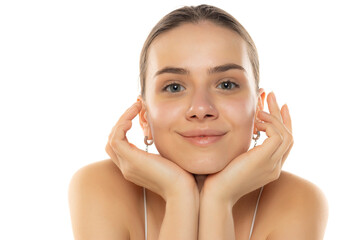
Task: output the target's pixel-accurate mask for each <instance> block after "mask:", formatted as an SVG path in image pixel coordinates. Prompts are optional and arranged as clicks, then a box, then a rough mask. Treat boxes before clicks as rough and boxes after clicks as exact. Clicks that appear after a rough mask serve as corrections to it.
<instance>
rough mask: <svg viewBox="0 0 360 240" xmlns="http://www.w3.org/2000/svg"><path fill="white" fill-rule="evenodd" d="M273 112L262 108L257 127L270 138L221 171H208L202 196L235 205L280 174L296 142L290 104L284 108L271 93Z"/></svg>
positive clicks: (269, 96)
mask: <svg viewBox="0 0 360 240" xmlns="http://www.w3.org/2000/svg"><path fill="white" fill-rule="evenodd" d="M267 103H268V107H269V110H270V114H269V113H266V112H264V111H262V110H260V111H259V114H258V116H257V118H258V119H259V120H261V121H257V120H256V123H255V127H256V128H257V129H258V130H259V131H262V132H266V135H267V136H268V138H267V139H266V140H265V141H264V142H263V143H262V144H261V145H258V146H256V147H254V148H252V149H251V150H249V151H247V152H245V153H243V154H241V155H239V156H238V157H236V158H235V159H233V160H232V161H231V162H230V163H229V164H228V165H227V166H226V167H225V168H224V169H223V170H222V171H220V172H217V173H215V174H211V175H208V176H207V177H206V179H205V182H204V186H203V188H202V190H201V197H204V196H205V197H206V198H210V199H212V200H215V201H218V202H219V203H223V204H230V206H231V207H232V206H233V205H234V204H235V203H236V202H237V200H238V199H240V198H241V197H242V196H244V195H245V194H247V193H249V192H251V191H254V190H256V189H258V188H260V187H262V186H264V185H266V184H268V183H269V182H272V181H274V180H276V179H278V178H279V176H280V173H281V168H282V166H283V164H284V162H285V160H286V158H287V156H288V155H289V152H290V150H291V148H292V146H293V143H294V141H293V136H292V126H291V118H290V114H289V111H288V107H287V105H283V106H282V108H281V110H280V108H279V106H278V104H277V102H276V99H275V94H274V93H269V94H268V96H267Z"/></svg>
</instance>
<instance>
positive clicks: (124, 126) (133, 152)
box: [105, 101, 197, 201]
mask: <svg viewBox="0 0 360 240" xmlns="http://www.w3.org/2000/svg"><path fill="white" fill-rule="evenodd" d="M141 108H142V104H141V102H140V101H137V102H136V103H134V104H133V105H132V106H131V107H130V108H128V109H127V110H126V111H125V113H124V114H123V115H122V116H121V117H120V119H119V121H118V122H117V123H116V125H115V126H114V127H113V129H112V131H111V133H110V135H109V141H108V143H107V145H106V148H105V151H106V152H107V153H108V154H109V156H110V158H111V160H112V161H113V162H114V163H115V164H116V165H117V166H118V167H119V169H120V170H121V172H122V174H123V175H124V177H125V179H126V180H128V181H130V182H133V183H135V184H136V185H139V186H143V187H145V188H147V189H149V190H151V191H153V192H155V193H157V194H158V195H160V196H161V197H162V198H163V199H164V200H165V201H167V200H168V199H169V198H172V197H174V198H176V196H178V195H179V194H183V193H184V192H186V191H187V190H190V191H192V190H193V189H194V188H195V187H197V185H196V181H195V178H194V177H193V175H192V174H191V173H189V172H187V171H185V170H184V169H182V168H181V167H179V166H178V165H177V164H175V163H173V162H172V161H170V160H168V159H165V158H163V157H161V156H160V155H157V154H152V153H147V152H145V151H143V150H140V149H138V148H137V147H136V146H135V145H134V144H131V143H129V142H128V140H127V137H126V132H127V131H128V130H129V129H130V128H131V126H132V120H133V119H134V118H135V117H136V115H137V114H138V113H139V112H140V111H141Z"/></svg>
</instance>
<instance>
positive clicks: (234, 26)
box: [140, 4, 260, 99]
mask: <svg viewBox="0 0 360 240" xmlns="http://www.w3.org/2000/svg"><path fill="white" fill-rule="evenodd" d="M201 21H210V22H212V23H214V24H217V25H219V26H222V27H225V28H228V29H230V30H233V31H235V32H237V33H238V34H239V35H240V37H241V38H242V39H243V40H244V41H245V42H246V44H247V53H248V56H249V60H250V63H251V66H252V69H253V74H254V78H255V86H256V93H258V90H259V81H260V79H259V58H258V53H257V50H256V46H255V43H254V42H253V40H252V38H251V37H250V35H249V33H248V32H247V31H246V30H245V28H244V27H243V26H242V25H241V24H240V23H239V22H238V21H237V20H236V19H235V18H234V17H233V16H231V15H230V14H229V13H227V12H225V11H224V10H222V9H220V8H217V7H214V6H210V5H206V4H202V5H198V6H185V7H182V8H179V9H176V10H174V11H172V12H170V13H168V14H167V15H165V16H164V17H163V18H162V19H161V20H160V21H159V22H158V23H157V24H156V25H155V26H154V27H153V29H152V30H151V32H150V33H149V35H148V37H147V39H146V41H145V43H144V45H143V48H142V50H141V54H140V85H141V96H142V98H143V99H145V82H146V81H145V80H146V70H147V56H148V50H149V47H150V45H151V43H152V42H153V41H154V39H155V38H156V37H157V36H159V35H160V34H162V33H165V32H167V31H169V30H171V29H173V28H176V27H178V26H180V25H181V24H184V23H194V24H196V23H199V22H201Z"/></svg>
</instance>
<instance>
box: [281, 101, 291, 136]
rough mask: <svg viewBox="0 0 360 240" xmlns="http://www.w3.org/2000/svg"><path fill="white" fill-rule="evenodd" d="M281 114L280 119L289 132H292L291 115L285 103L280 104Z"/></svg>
mask: <svg viewBox="0 0 360 240" xmlns="http://www.w3.org/2000/svg"><path fill="white" fill-rule="evenodd" d="M281 116H282V119H283V121H284V124H285V126H286V128H287V129H288V130H289V132H291V133H292V123H291V117H290V112H289V107H288V105H287V104H284V106H282V108H281Z"/></svg>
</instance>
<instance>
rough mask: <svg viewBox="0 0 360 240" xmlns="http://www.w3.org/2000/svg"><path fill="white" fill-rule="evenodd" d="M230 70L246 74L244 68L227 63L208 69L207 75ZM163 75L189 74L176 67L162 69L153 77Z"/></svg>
mask: <svg viewBox="0 0 360 240" xmlns="http://www.w3.org/2000/svg"><path fill="white" fill-rule="evenodd" d="M230 69H239V70H241V71H244V72H246V70H245V68H244V67H243V66H240V65H238V64H235V63H227V64H223V65H219V66H216V67H212V68H209V69H208V71H207V72H208V74H214V73H220V72H226V71H228V70H230ZM163 73H174V74H181V75H188V74H190V71H189V70H187V69H185V68H176V67H164V68H162V69H160V70H159V71H157V72H156V73H155V75H154V77H156V76H158V75H160V74H163Z"/></svg>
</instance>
